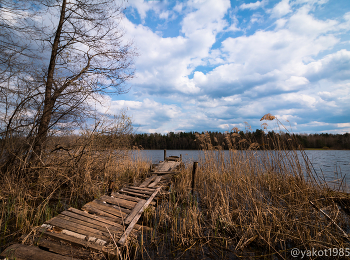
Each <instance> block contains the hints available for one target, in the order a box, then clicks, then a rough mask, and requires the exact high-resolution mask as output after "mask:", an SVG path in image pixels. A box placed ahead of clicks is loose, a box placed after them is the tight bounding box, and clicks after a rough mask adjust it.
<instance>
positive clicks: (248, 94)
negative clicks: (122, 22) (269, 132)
mask: <svg viewBox="0 0 350 260" xmlns="http://www.w3.org/2000/svg"><path fill="white" fill-rule="evenodd" d="M306 2H307V3H306ZM265 4H266V2H265V1H257V2H255V3H250V4H244V5H241V7H240V8H236V10H235V12H233V11H232V9H231V10H230V9H229V8H230V3H229V2H228V1H220V2H215V1H205V2H201V1H195V0H191V1H188V2H183V3H182V2H181V3H177V4H176V5H175V7H173V8H172V10H170V11H169V12H172V13H174V12H182V13H179V14H177V15H179V17H181V15H183V16H182V17H183V19H182V22H181V26H182V28H181V33H182V34H181V33H180V36H177V37H168V38H164V37H162V36H161V34H159V35H157V34H156V33H154V32H152V30H150V29H149V28H147V27H146V26H142V25H137V26H136V25H133V24H132V23H131V22H129V21H127V22H126V23H127V25H126V27H127V30H126V31H127V34H128V35H130V36H132V37H133V38H134V41H135V44H136V45H137V46H138V48H139V52H140V53H141V54H142V55H141V56H140V57H137V58H136V60H135V61H136V68H137V78H136V79H135V80H133V81H132V84H133V85H134V86H135V88H134V89H135V90H134V91H135V93H136V94H138V97H139V98H143V99H142V101H137V102H136V103H130V104H128V105H129V106H131V107H133V108H132V109H133V111H134V113H133V114H137V118H136V119H135V121H136V122H135V124H140V127H141V128H142V129H146V130H147V129H153V128H154V127H153V126H151V123H150V122H160V119H156V118H157V117H158V118H162V117H163V118H165V120H163V121H162V122H163V123H160V124H159V126H158V128H157V129H153V130H154V131H160V132H164V131H174V130H176V129H191V128H192V129H193V127H196V128H202V129H203V130H209V129H208V126H212V125H215V127H217V126H219V128H220V129H225V130H226V128H227V127H228V126H232V125H234V124H238V123H239V122H243V121H248V122H251V121H250V120H249V118H253V119H252V121H253V124H255V126H260V122H259V120H256V119H255V118H258V119H260V118H261V116H262V115H263V114H265V113H267V112H272V113H274V114H275V115H278V117H279V118H280V119H283V120H289V121H293V122H291V124H292V125H293V126H295V127H299V129H300V128H301V127H304V125H305V120H306V118H312V119H313V121H315V122H316V121H317V122H322V118H319V117H322V116H323V115H326V114H328V113H331V114H337V115H341V114H342V113H344V111H346V110H349V109H350V105H349V103H350V93H349V91H350V85H349V84H350V78H349V75H350V71H349V68H350V65H349V61H350V56H349V55H350V52H349V51H348V50H346V48H344V49H343V50H340V51H337V52H335V51H332V50H333V48H334V47H336V46H337V44H339V43H340V39H341V36H340V35H341V34H343V33H344V32H346V31H347V30H349V29H348V28H347V26H346V25H347V24H348V23H349V21H350V13H347V14H345V15H344V16H343V17H341V18H339V19H328V20H327V19H317V18H316V16H314V15H313V13H314V11H315V8H313V7H312V5H317V4H320V1H318V2H317V1H303V2H301V1H299V2H296V1H286V0H282V1H279V3H277V4H276V5H275V6H274V7H273V9H271V10H269V11H267V12H268V15H269V16H270V18H274V19H267V20H263V19H266V18H265V17H266V15H265V16H264V15H261V13H260V14H257V13H254V14H253V15H251V20H250V23H249V25H251V24H252V23H254V22H259V21H263V22H264V23H268V22H270V23H272V25H273V23H274V24H275V27H274V29H273V30H271V27H269V28H268V29H265V30H263V29H261V30H258V31H255V32H253V33H252V34H244V35H240V36H236V35H237V34H232V33H231V32H232V31H234V32H236V31H239V30H242V31H244V27H243V26H244V23H241V24H240V23H239V20H238V18H239V19H241V17H239V13H238V12H239V10H243V9H250V10H256V9H257V8H260V7H264V5H265ZM228 10H229V15H230V18H231V21H233V22H232V24H231V25H229V24H228V22H227V21H226V20H225V16H226V15H227V12H228ZM311 11H312V12H311ZM162 12H163V13H164V14H163V13H162ZM162 12H158V14H159V18H164V19H169V17H170V13H169V14H165V12H166V11H164V10H163V11H162ZM233 14H234V15H233ZM232 15H233V16H232ZM237 17H238V18H237ZM276 18H277V19H276ZM247 24H248V23H246V26H247ZM261 24H263V23H261ZM259 26H260V24H259ZM240 27H241V28H242V29H241V28H240ZM272 28H273V27H272ZM349 28H350V27H349ZM225 33H228V34H229V35H234V36H231V37H228V38H225V37H226V36H225V37H222V35H223V34H225ZM220 37H222V38H220ZM216 41H221V42H218V45H217V46H219V47H216V48H215V49H211V48H212V46H213V44H214V43H215V42H216ZM220 44H221V45H220ZM343 46H345V45H343ZM326 52H327V53H329V54H328V55H326V56H324V54H323V53H326ZM198 66H201V69H200V70H199V68H198V70H197V71H196V67H198ZM203 67H204V69H202V68H203ZM206 71H208V72H206ZM192 73H193V74H192ZM190 75H193V78H190ZM330 87H331V90H330ZM152 95H155V96H157V97H159V96H161V97H167V98H168V100H169V99H170V100H176V104H177V105H171V106H172V107H166V106H165V105H164V104H161V103H160V102H155V101H154V100H153V97H152ZM145 97H148V99H149V100H147V99H146V98H145ZM118 104H121V103H118ZM124 105H127V103H124ZM153 109H156V110H164V111H163V112H162V113H160V114H158V113H157V112H155V111H153ZM144 111H149V113H148V114H146V113H145V112H144ZM165 111H167V112H165ZM188 111H190V112H191V113H189V114H187V112H188ZM320 111H321V112H320ZM320 114H322V116H320ZM246 118H248V119H246ZM170 119H171V120H170ZM157 120H158V121H157ZM254 120H255V121H254ZM313 124H314V126H315V127H317V125H316V124H315V123H314V122H313ZM334 127H336V126H335V125H334ZM146 130H145V131H146ZM140 131H141V130H140ZM141 132H142V131H141Z"/></svg>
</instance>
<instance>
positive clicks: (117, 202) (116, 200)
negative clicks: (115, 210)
mask: <svg viewBox="0 0 350 260" xmlns="http://www.w3.org/2000/svg"><path fill="white" fill-rule="evenodd" d="M100 200H102V201H104V202H107V203H110V204H114V205H117V206H120V207H124V208H127V209H133V208H134V207H135V206H136V204H137V203H136V202H134V201H129V200H126V199H122V198H112V197H110V196H106V195H103V196H101V198H100Z"/></svg>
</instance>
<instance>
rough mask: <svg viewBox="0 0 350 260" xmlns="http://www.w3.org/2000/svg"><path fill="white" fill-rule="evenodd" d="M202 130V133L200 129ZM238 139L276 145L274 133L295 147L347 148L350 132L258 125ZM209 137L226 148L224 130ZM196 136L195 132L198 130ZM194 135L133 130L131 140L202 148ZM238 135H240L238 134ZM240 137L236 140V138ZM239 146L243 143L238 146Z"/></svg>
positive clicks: (146, 145)
mask: <svg viewBox="0 0 350 260" xmlns="http://www.w3.org/2000/svg"><path fill="white" fill-rule="evenodd" d="M201 134H204V132H202V133H201ZM237 134H239V135H240V140H243V139H246V140H248V141H247V143H253V142H255V143H258V144H259V145H260V147H263V146H265V147H269V148H272V149H276V148H277V147H276V142H275V140H276V137H278V139H279V140H281V141H287V142H291V141H292V142H293V145H294V147H296V146H297V145H299V144H300V145H301V146H302V147H303V148H317V149H319V148H329V149H350V134H349V133H346V134H291V135H290V134H288V133H276V132H274V131H270V132H268V133H265V132H264V131H262V130H260V129H257V130H256V131H255V132H246V133H245V132H243V131H240V132H238V133H237ZM207 136H208V138H210V142H211V144H212V145H213V146H220V147H221V148H222V149H229V142H227V133H221V132H208V133H207ZM197 137H198V133H197ZM197 137H196V132H186V133H184V132H180V133H174V132H170V133H168V134H164V135H163V134H158V133H154V134H133V137H132V143H133V145H134V146H135V147H138V148H143V149H175V150H197V149H200V148H201V142H200V141H199V140H198V138H197ZM238 139H239V138H238ZM237 141H239V140H237ZM240 147H242V146H240Z"/></svg>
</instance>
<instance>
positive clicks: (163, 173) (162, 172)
mask: <svg viewBox="0 0 350 260" xmlns="http://www.w3.org/2000/svg"><path fill="white" fill-rule="evenodd" d="M154 173H156V174H157V175H165V174H172V175H174V174H176V173H178V172H175V171H155V172H154Z"/></svg>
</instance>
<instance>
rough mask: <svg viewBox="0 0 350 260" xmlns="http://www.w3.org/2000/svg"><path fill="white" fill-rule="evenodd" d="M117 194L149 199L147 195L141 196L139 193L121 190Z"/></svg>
mask: <svg viewBox="0 0 350 260" xmlns="http://www.w3.org/2000/svg"><path fill="white" fill-rule="evenodd" d="M119 192H120V193H125V194H129V195H133V196H137V197H139V198H145V199H148V198H149V195H145V194H141V193H138V192H131V191H127V190H123V189H121V190H120V191H119Z"/></svg>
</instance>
